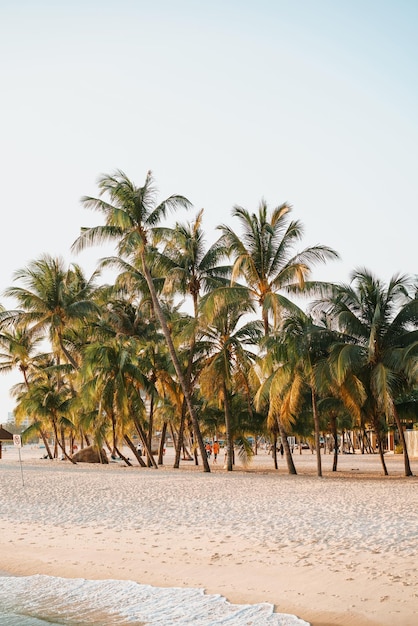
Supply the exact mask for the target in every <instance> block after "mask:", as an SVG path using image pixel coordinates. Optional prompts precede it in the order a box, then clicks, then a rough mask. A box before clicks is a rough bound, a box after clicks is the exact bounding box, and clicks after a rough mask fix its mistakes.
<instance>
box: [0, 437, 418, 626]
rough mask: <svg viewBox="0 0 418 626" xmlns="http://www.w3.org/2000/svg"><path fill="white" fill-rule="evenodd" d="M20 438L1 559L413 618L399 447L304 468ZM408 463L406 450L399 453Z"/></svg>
mask: <svg viewBox="0 0 418 626" xmlns="http://www.w3.org/2000/svg"><path fill="white" fill-rule="evenodd" d="M40 454H41V452H40V451H39V450H36V449H35V450H33V449H32V450H30V449H23V451H22V460H23V461H22V468H23V481H24V486H23V485H22V475H21V470H20V465H19V462H18V459H17V452H16V450H14V449H9V450H7V451H6V452H5V453H4V455H3V459H2V460H1V461H0V498H1V500H0V501H1V507H0V508H1V510H0V530H1V533H0V554H1V560H0V569H2V570H6V571H8V572H9V573H13V574H20V575H30V574H35V573H41V574H48V575H53V576H63V577H84V578H89V579H104V578H112V579H130V580H135V581H137V582H139V583H149V584H152V585H156V586H167V587H179V586H188V587H203V588H205V589H206V590H207V591H208V592H209V593H219V594H221V595H223V596H225V597H226V598H227V599H228V600H230V601H231V602H234V603H253V602H254V603H255V602H261V601H267V602H272V603H274V604H275V606H276V610H278V611H279V612H283V613H293V614H296V615H298V616H299V617H301V618H303V619H305V620H306V621H308V622H310V623H311V624H313V625H314V626H325V625H331V624H332V625H333V626H349V625H352V626H367V625H370V626H372V625H373V624H374V625H377V624H379V625H380V626H393V625H396V626H416V625H417V624H418V558H417V548H418V515H417V511H418V478H416V477H415V476H414V477H411V478H404V477H402V458H401V457H397V456H396V457H395V456H393V455H392V456H387V463H388V468H389V471H390V473H391V476H390V477H389V478H384V477H382V476H381V470H380V465H379V459H378V458H377V456H375V455H372V456H369V455H365V456H362V455H360V454H358V455H357V454H356V455H343V456H341V457H340V461H339V463H340V466H339V467H340V471H339V472H338V473H337V474H332V473H331V472H330V468H331V462H332V459H331V457H330V456H325V457H323V463H324V477H323V478H322V479H319V478H317V477H316V476H315V463H316V459H315V457H314V456H313V455H311V454H310V453H309V452H304V454H303V455H302V456H299V454H297V453H296V454H295V461H296V465H297V468H298V471H299V472H300V473H299V475H298V476H288V475H287V473H286V469H285V465H284V461H283V460H282V459H280V460H279V465H280V468H279V471H278V472H277V471H274V470H272V469H271V468H272V460H271V457H270V456H268V455H266V454H265V453H264V452H261V453H260V454H259V455H258V456H257V458H256V460H255V462H254V464H253V465H252V466H251V468H249V469H248V470H245V469H243V468H240V469H238V470H237V471H234V472H232V473H227V472H226V471H225V470H224V469H223V467H222V463H220V464H219V465H218V466H217V467H216V468H214V470H215V471H213V472H212V473H211V474H205V473H203V472H202V471H201V469H195V468H194V466H193V465H192V464H191V463H183V464H182V467H181V469H180V470H173V469H171V468H170V467H169V466H170V464H171V454H172V452H171V450H170V449H169V450H168V451H167V455H166V458H165V463H166V467H165V468H160V469H158V470H152V469H141V468H139V467H138V466H136V467H132V468H127V467H124V466H122V465H121V464H119V463H112V464H110V465H109V466H93V465H81V464H79V465H77V466H71V465H69V464H68V462H62V461H47V460H40V459H39V456H40ZM412 467H413V471H414V474H418V461H417V460H415V461H413V462H412Z"/></svg>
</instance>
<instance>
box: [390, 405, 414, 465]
mask: <svg viewBox="0 0 418 626" xmlns="http://www.w3.org/2000/svg"><path fill="white" fill-rule="evenodd" d="M393 415H394V417H395V422H396V427H397V429H398V432H399V438H400V440H401V444H402V448H403V460H404V467H405V476H413V474H412V470H411V465H410V463H409V455H408V449H407V447H406V440H405V434H404V431H403V428H402V424H401V420H400V419H399V415H398V411H397V410H396V407H395V406H394V407H393Z"/></svg>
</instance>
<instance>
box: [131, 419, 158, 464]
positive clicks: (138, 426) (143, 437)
mask: <svg viewBox="0 0 418 626" xmlns="http://www.w3.org/2000/svg"><path fill="white" fill-rule="evenodd" d="M132 420H133V423H134V424H135V428H136V431H137V433H138V435H139V438H140V439H141V442H142V445H143V446H144V451H145V454H146V455H147V457H148V458H149V459H151V464H152V467H153V468H154V469H158V465H157V463H156V462H155V459H154V456H153V454H152V452H151V448H150V447H149V446H148V440H147V436H146V434H145V432H144V429H143V428H142V426H141V424H140V421H139V419H138V418H137V416H136V415H133V416H132Z"/></svg>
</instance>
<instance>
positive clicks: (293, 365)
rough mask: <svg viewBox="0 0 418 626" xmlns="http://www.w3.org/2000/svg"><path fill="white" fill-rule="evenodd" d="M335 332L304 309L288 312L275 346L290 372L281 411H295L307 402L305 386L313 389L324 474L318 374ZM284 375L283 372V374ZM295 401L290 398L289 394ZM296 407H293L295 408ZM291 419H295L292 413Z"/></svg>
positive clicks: (278, 358) (281, 364)
mask: <svg viewBox="0 0 418 626" xmlns="http://www.w3.org/2000/svg"><path fill="white" fill-rule="evenodd" d="M333 338H334V337H333V334H332V333H331V332H330V331H329V330H328V329H327V328H326V327H324V326H320V325H318V324H315V323H314V321H313V319H312V317H311V316H309V315H307V314H306V313H304V312H303V311H302V310H301V309H299V310H298V311H297V312H295V313H293V314H291V315H288V316H287V317H286V319H285V321H284V323H283V326H282V330H281V340H279V342H278V343H277V345H276V346H275V347H274V349H273V354H275V357H276V362H277V365H278V368H279V369H282V370H283V371H285V372H287V376H286V377H285V379H286V378H287V384H286V387H285V390H284V392H285V393H284V395H283V391H282V392H281V395H282V397H283V406H282V407H281V415H282V416H284V415H285V413H286V411H291V410H292V411H295V409H297V408H300V407H301V404H302V402H303V394H304V391H305V389H307V390H308V391H309V395H310V403H311V408H312V416H313V422H314V433H315V450H316V457H317V458H316V462H317V474H318V476H322V462H321V446H320V422H319V411H318V395H319V390H320V386H321V382H322V380H321V378H318V377H317V375H316V372H317V369H318V367H317V366H318V364H319V362H320V361H321V360H325V358H326V357H327V356H328V351H329V347H330V344H331V342H332V340H333ZM281 378H282V379H283V375H281ZM290 397H292V401H291V402H288V401H287V400H288V398H290ZM291 407H292V408H291ZM286 417H287V419H288V420H290V419H291V414H290V413H289V414H288V415H287V416H286Z"/></svg>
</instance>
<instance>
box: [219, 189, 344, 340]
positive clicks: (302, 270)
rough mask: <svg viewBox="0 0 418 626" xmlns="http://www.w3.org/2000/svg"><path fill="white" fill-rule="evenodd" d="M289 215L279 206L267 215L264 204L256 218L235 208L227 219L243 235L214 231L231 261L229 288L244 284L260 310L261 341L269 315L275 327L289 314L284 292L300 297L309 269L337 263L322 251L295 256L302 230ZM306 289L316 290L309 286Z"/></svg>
mask: <svg viewBox="0 0 418 626" xmlns="http://www.w3.org/2000/svg"><path fill="white" fill-rule="evenodd" d="M291 210H292V209H291V207H290V206H289V205H288V204H282V205H280V206H278V207H276V208H274V209H273V210H272V211H270V212H269V211H268V207H267V204H266V202H265V201H264V200H262V201H261V202H260V205H259V208H258V213H250V212H249V211H247V210H246V209H244V208H243V207H240V206H235V207H234V208H233V211H232V215H233V217H236V218H237V219H238V220H239V224H240V227H241V231H242V233H237V232H235V231H234V230H233V229H232V228H231V227H229V226H227V225H221V226H219V227H218V228H219V229H220V230H221V231H222V235H221V238H220V240H219V245H221V244H222V245H223V246H224V247H225V250H226V251H227V252H228V254H229V255H232V257H233V260H234V265H233V271H232V283H234V282H235V281H236V280H237V279H238V278H240V277H241V278H243V279H244V280H245V284H246V286H247V289H248V291H249V295H250V297H251V298H252V299H253V300H255V301H256V302H257V303H258V304H259V306H260V307H261V313H262V319H263V324H264V333H265V335H267V334H268V333H269V314H270V313H271V312H272V313H273V317H274V320H275V321H276V322H277V321H278V320H279V319H280V313H281V311H282V309H283V308H285V309H292V308H293V305H292V303H291V302H290V301H289V300H288V298H286V297H285V296H284V295H283V292H285V293H286V292H287V293H289V292H292V291H295V290H297V291H299V292H300V291H303V289H304V288H306V287H307V286H308V283H307V279H308V278H309V276H310V273H311V268H312V265H313V264H315V263H318V262H321V263H323V262H325V261H327V260H329V259H336V258H338V254H337V252H335V251H334V250H333V249H332V248H329V247H328V246H323V245H316V246H311V247H308V248H305V249H304V250H302V251H301V252H296V253H295V252H294V247H295V244H296V243H297V242H299V241H300V240H301V238H302V235H303V226H302V224H301V222H300V221H299V220H295V221H289V219H288V218H289V213H290V211H291ZM309 286H310V288H311V289H313V288H317V289H319V288H320V287H321V284H320V283H313V282H311V283H309Z"/></svg>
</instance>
